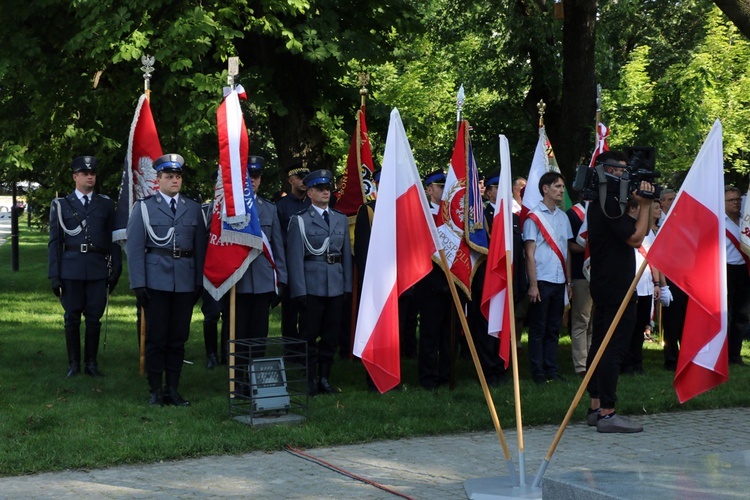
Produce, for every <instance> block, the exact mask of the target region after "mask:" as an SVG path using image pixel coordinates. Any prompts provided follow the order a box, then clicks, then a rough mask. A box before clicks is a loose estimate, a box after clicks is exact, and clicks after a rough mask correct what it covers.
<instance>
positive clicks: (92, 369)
mask: <svg viewBox="0 0 750 500" xmlns="http://www.w3.org/2000/svg"><path fill="white" fill-rule="evenodd" d="M83 373H85V374H86V375H88V376H90V377H103V376H104V374H103V373H102V372H100V371H99V367H98V366H96V363H95V362H93V363H86V367H85V368H84V369H83Z"/></svg>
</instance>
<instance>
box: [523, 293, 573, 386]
mask: <svg viewBox="0 0 750 500" xmlns="http://www.w3.org/2000/svg"><path fill="white" fill-rule="evenodd" d="M537 286H538V288H539V295H540V297H541V301H540V302H533V303H530V304H529V310H528V313H527V315H526V322H527V324H528V325H529V361H530V362H531V376H532V377H533V378H534V380H535V381H537V380H543V379H545V378H553V377H555V375H557V344H558V341H559V338H560V326H561V325H562V317H563V310H564V309H565V283H550V282H549V281H539V282H538V284H537Z"/></svg>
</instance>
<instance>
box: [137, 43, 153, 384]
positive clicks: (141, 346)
mask: <svg viewBox="0 0 750 500" xmlns="http://www.w3.org/2000/svg"><path fill="white" fill-rule="evenodd" d="M154 62H156V58H155V57H154V56H149V55H147V54H146V55H143V56H141V64H143V66H141V71H143V92H144V93H145V94H146V100H148V101H151V73H153V72H154ZM140 309H141V310H140V315H141V325H140V329H139V332H138V334H139V340H140V341H139V342H138V351H139V352H138V354H139V361H138V367H139V372H140V374H141V375H143V374H144V373H145V372H146V309H145V308H144V307H143V306H141V308H140Z"/></svg>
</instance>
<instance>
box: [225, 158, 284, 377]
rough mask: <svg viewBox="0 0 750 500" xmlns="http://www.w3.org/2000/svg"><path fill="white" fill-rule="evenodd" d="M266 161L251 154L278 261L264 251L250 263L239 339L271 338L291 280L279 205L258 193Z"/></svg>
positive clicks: (263, 223) (262, 214) (241, 285)
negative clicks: (275, 308) (272, 317)
mask: <svg viewBox="0 0 750 500" xmlns="http://www.w3.org/2000/svg"><path fill="white" fill-rule="evenodd" d="M264 163H265V160H264V159H263V158H262V157H260V156H250V157H249V158H248V165H247V173H248V175H249V176H250V183H251V185H252V188H253V193H255V206H256V208H257V211H258V219H259V221H260V227H261V230H262V231H263V234H264V235H265V236H266V239H267V240H268V243H269V245H270V249H271V253H272V254H273V260H274V264H273V265H272V264H271V261H270V260H269V259H268V257H266V255H264V254H260V255H258V256H257V257H256V258H255V259H254V260H253V261H252V262H251V263H250V267H249V268H248V269H247V271H245V274H243V275H242V277H241V278H240V280H239V281H238V282H237V285H236V292H237V304H236V308H235V311H236V312H235V314H236V321H235V327H236V338H237V339H238V340H242V339H265V338H267V337H268V317H269V312H270V308H271V306H272V305H278V300H279V296H280V295H281V294H282V293H283V291H284V288H285V287H286V283H287V274H286V255H285V253H284V243H283V242H282V241H281V222H279V217H278V215H277V214H276V206H275V205H274V204H273V203H271V202H270V201H268V200H267V199H265V198H263V197H261V196H258V189H259V188H260V183H261V175H262V174H263V164H264ZM274 266H275V268H274ZM238 352H239V354H240V355H246V354H247V350H246V349H242V348H240V349H239V350H238ZM264 354H265V349H264V348H263V347H262V346H260V345H259V346H257V347H256V348H254V349H253V352H252V358H253V359H256V358H259V357H263V356H264ZM241 389H245V387H241Z"/></svg>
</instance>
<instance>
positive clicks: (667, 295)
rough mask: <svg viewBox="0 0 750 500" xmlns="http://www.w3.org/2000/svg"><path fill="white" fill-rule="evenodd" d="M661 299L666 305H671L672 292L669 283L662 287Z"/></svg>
mask: <svg viewBox="0 0 750 500" xmlns="http://www.w3.org/2000/svg"><path fill="white" fill-rule="evenodd" d="M659 300H660V301H661V303H662V305H663V306H665V307H669V304H671V303H672V292H670V291H669V287H668V286H667V285H664V286H663V287H661V297H660V298H659Z"/></svg>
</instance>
